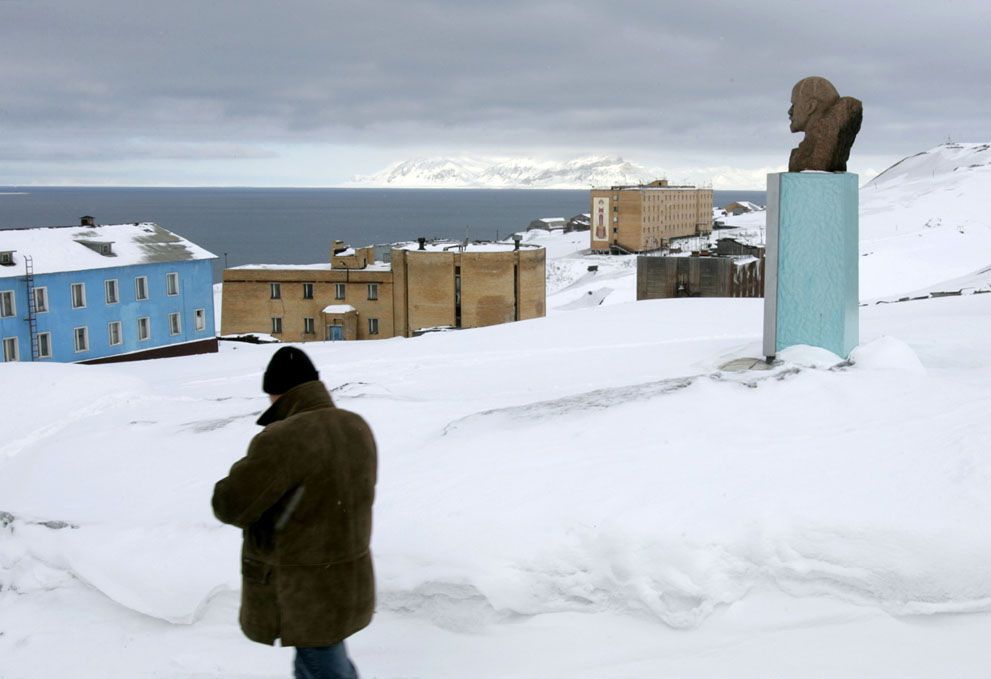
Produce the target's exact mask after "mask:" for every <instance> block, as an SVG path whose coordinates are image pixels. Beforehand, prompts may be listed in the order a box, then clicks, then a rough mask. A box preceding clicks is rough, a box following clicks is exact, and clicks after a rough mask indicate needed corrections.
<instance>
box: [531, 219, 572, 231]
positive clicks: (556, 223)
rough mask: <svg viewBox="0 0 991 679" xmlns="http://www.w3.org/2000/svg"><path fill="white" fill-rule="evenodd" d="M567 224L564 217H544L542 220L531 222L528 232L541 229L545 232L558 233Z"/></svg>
mask: <svg viewBox="0 0 991 679" xmlns="http://www.w3.org/2000/svg"><path fill="white" fill-rule="evenodd" d="M567 223H568V222H567V221H566V220H565V219H564V218H563V217H542V218H541V219H534V220H533V221H532V222H530V224H529V225H528V226H527V227H526V230H527V231H533V230H534V229H541V230H543V231H558V230H561V229H563V228H564V227H565V226H566V225H567Z"/></svg>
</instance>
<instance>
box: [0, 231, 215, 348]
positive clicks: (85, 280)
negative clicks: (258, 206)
mask: <svg viewBox="0 0 991 679" xmlns="http://www.w3.org/2000/svg"><path fill="white" fill-rule="evenodd" d="M213 259H216V257H215V256H214V255H213V254H211V253H209V252H207V251H206V250H204V249H202V248H200V247H199V246H197V245H195V244H193V243H191V242H190V241H188V240H185V239H184V238H181V237H179V236H177V235H176V234H174V233H172V232H170V231H167V230H166V229H163V228H162V227H160V226H158V225H157V224H152V223H142V224H117V225H100V224H95V223H94V221H93V218H92V217H83V218H82V223H81V225H80V226H61V227H43V228H27V229H4V230H0V339H2V350H3V352H2V358H3V360H4V361H59V362H81V363H97V362H107V361H119V360H137V359H144V358H159V357H165V356H177V355H183V354H193V353H204V352H211V351H216V350H217V339H216V336H215V333H214V324H213V272H212V262H211V260H213Z"/></svg>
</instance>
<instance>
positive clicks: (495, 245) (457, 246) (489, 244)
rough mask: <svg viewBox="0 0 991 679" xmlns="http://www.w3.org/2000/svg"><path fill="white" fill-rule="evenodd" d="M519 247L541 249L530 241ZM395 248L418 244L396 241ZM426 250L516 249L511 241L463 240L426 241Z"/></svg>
mask: <svg viewBox="0 0 991 679" xmlns="http://www.w3.org/2000/svg"><path fill="white" fill-rule="evenodd" d="M520 245H521V247H524V248H528V249H531V250H532V249H534V248H535V247H536V248H539V249H543V246H535V245H533V244H531V243H521V244H520ZM392 247H393V248H394V249H396V250H419V249H420V244H419V243H418V242H416V241H413V242H409V243H396V244H394V245H393V246H392ZM423 249H424V250H425V251H426V252H445V251H447V252H511V251H513V250H515V249H516V244H515V243H514V242H513V241H475V242H471V243H468V244H467V245H466V244H465V243H464V241H427V242H425V243H424V245H423Z"/></svg>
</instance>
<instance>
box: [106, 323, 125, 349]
mask: <svg viewBox="0 0 991 679" xmlns="http://www.w3.org/2000/svg"><path fill="white" fill-rule="evenodd" d="M107 336H108V337H109V338H110V346H112V347H115V346H117V345H118V344H123V343H124V340H123V339H121V332H120V321H111V322H110V323H108V324H107Z"/></svg>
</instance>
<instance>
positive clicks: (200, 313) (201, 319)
mask: <svg viewBox="0 0 991 679" xmlns="http://www.w3.org/2000/svg"><path fill="white" fill-rule="evenodd" d="M193 327H194V328H196V332H203V331H204V330H206V310H205V309H196V310H195V311H194V312H193Z"/></svg>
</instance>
